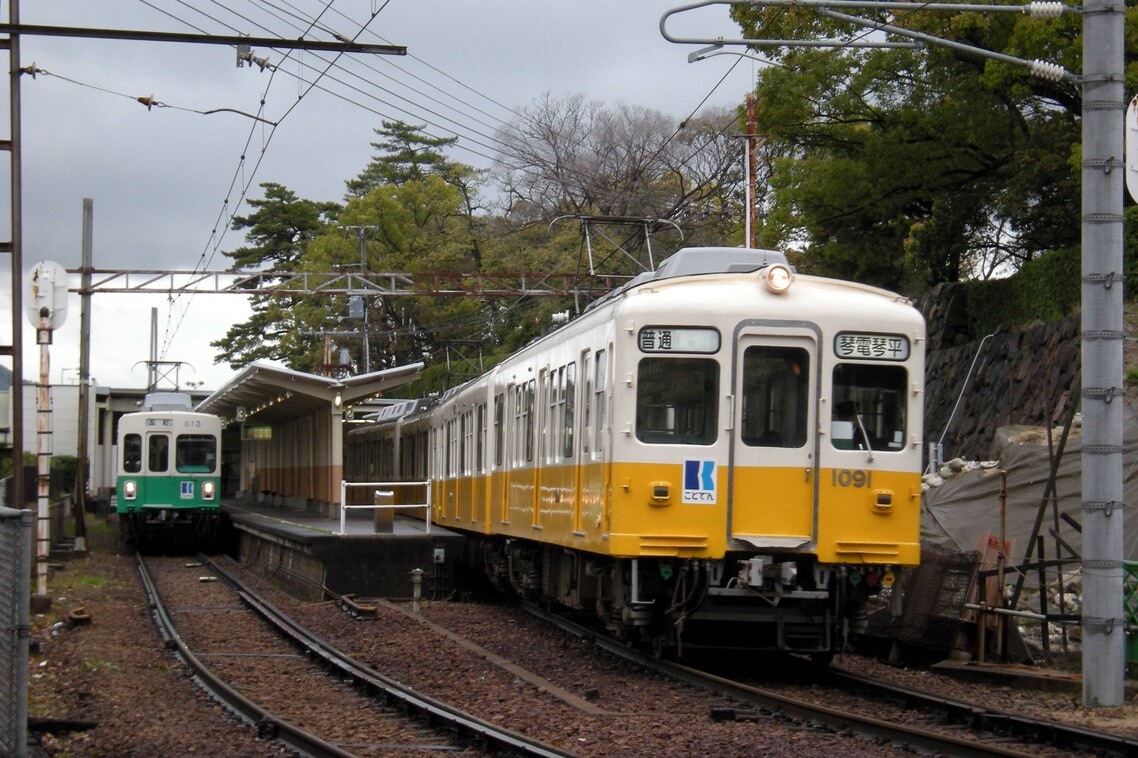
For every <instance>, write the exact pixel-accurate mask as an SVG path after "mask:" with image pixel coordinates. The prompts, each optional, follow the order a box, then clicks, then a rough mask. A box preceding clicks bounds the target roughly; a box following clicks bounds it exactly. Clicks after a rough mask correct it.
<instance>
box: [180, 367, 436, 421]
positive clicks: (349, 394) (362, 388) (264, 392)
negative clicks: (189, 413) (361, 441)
mask: <svg viewBox="0 0 1138 758" xmlns="http://www.w3.org/2000/svg"><path fill="white" fill-rule="evenodd" d="M422 370H423V364H422V363H411V364H408V365H406V366H397V367H395V368H390V369H384V370H383V371H372V372H370V373H367V374H358V375H356V376H348V377H339V378H337V377H330V376H320V375H317V374H306V373H304V372H303V371H293V370H292V369H288V368H281V367H279V366H273V365H269V364H266V363H259V362H258V363H251V364H249V365H248V366H246V367H245V368H244V369H243V370H242V371H241V372H240V373H239V374H237V376H235V377H234V378H233V380H232V381H230V382H229V383H228V384H226V385H225V386H224V387H222V388H221V389H219V390H217V391H216V392H214V393H213V394H212V395H210V396H209V397H207V398H206V399H205V400H203V401H202V402H200V403H199V404H198V405H197V408H196V410H198V411H200V412H202V413H212V414H214V415H216V416H221V417H222V419H223V420H228V421H229V422H233V421H240V422H244V423H251V424H273V423H278V422H284V421H288V420H291V419H294V418H297V417H298V416H304V415H307V414H310V413H313V412H314V411H317V410H318V409H321V408H322V409H326V410H327V409H334V408H337V409H338V408H341V407H344V408H347V407H350V406H353V405H357V404H361V403H364V402H368V401H374V400H375V399H376V398H379V397H382V396H383V395H384V394H385V393H387V392H389V391H391V390H393V389H395V388H396V387H400V386H402V385H404V384H409V383H410V382H413V381H415V380H416V379H418V378H419V376H420V374H421V372H422Z"/></svg>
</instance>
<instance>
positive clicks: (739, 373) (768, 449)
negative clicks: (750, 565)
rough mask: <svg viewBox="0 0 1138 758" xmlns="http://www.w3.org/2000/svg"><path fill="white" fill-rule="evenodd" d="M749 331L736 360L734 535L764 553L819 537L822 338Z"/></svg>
mask: <svg viewBox="0 0 1138 758" xmlns="http://www.w3.org/2000/svg"><path fill="white" fill-rule="evenodd" d="M759 329H760V327H757V326H756V327H750V328H748V329H746V330H744V332H743V333H742V334H741V335H740V337H739V338H738V341H737V343H736V347H735V351H736V352H735V356H734V382H733V384H734V387H733V393H732V394H733V395H734V398H735V400H734V418H733V420H732V421H733V429H734V434H733V437H732V452H731V466H730V472H731V474H730V506H729V512H728V530H729V536H730V537H732V538H734V539H736V540H739V541H741V542H743V543H745V544H746V545H748V546H750V547H753V548H758V549H779V548H782V549H794V548H799V547H804V546H807V545H810V544H812V543H813V542H814V541H815V540H816V539H817V527H818V520H817V512H816V502H817V498H816V490H817V443H816V439H817V436H816V435H815V434H814V433H813V430H814V429H815V427H816V422H815V417H816V413H817V411H816V408H817V402H816V398H817V397H818V377H817V363H818V359H817V352H818V348H817V341H816V340H815V338H814V336H813V333H811V332H808V331H806V330H805V329H803V330H802V333H801V335H800V336H785V335H786V329H785V328H782V327H781V326H780V328H779V332H780V334H779V335H778V336H775V335H770V334H763V333H761V332H760V331H759Z"/></svg>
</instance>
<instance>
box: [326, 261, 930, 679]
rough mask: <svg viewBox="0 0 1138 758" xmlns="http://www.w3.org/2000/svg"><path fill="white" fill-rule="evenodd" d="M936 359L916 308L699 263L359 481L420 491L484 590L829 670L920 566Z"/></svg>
mask: <svg viewBox="0 0 1138 758" xmlns="http://www.w3.org/2000/svg"><path fill="white" fill-rule="evenodd" d="M924 352H925V325H924V321H923V319H922V317H921V315H920V313H919V312H918V311H917V310H916V309H915V308H914V307H913V306H912V304H911V303H910V302H909V301H908V300H906V299H905V298H903V297H900V296H898V295H896V294H893V293H890V292H886V291H884V290H880V289H876V288H872V287H867V286H863V285H859V284H853V283H849V282H843V281H836V280H832V279H824V278H818V277H812V276H802V275H798V274H796V273H794V272H793V271H792V269H791V267H789V266H788V265H787V262H786V259H785V257H784V256H783V255H782V254H780V253H778V252H773V251H766V250H753V249H743V248H686V249H683V250H680V251H679V252H677V253H675V254H674V255H673V256H672V257H670V258H669V259H667V260H666V261H665V262H664V263H662V264H661V265H660V266H659V268H658V269H657V270H656V271H654V272H650V273H646V274H642V275H641V276H639V277H637V278H636V279H634V280H632V281H631V282H629V283H628V284H627V285H626V286H624V287H622V288H621V289H619V290H617V291H614V292H613V293H611V294H610V295H608V296H607V297H605V298H603V299H602V300H599V301H598V302H596V303H594V304H593V305H591V306H590V307H589V308H588V309H587V310H586V311H585V312H584V313H583V314H582V315H581V316H579V317H578V318H576V319H575V320H573V321H571V322H569V323H568V324H566V325H564V326H562V327H560V328H558V329H557V330H556V331H554V332H552V333H550V334H548V335H546V336H545V337H543V338H541V339H539V340H536V341H534V342H533V343H532V344H530V345H529V346H527V347H526V348H524V349H522V350H520V351H519V352H517V353H516V354H515V355H513V356H511V357H510V358H508V359H507V360H505V361H503V362H502V363H501V364H499V365H498V366H496V367H495V368H494V369H492V370H491V371H489V372H488V373H487V374H485V375H484V376H482V377H480V378H479V379H477V380H474V381H472V382H469V383H467V384H465V385H463V386H462V387H459V388H456V389H454V390H451V391H450V392H448V393H446V394H445V395H444V396H442V397H441V398H439V399H437V401H435V402H433V403H424V402H416V403H408V404H407V405H406V406H405V407H403V408H393V409H391V411H390V412H389V413H388V414H385V416H386V417H385V418H381V419H379V420H377V422H376V423H375V424H373V425H372V426H371V427H368V428H362V429H359V430H357V431H354V432H352V433H351V434H349V435H348V437H349V441H348V445H347V449H346V453H345V465H346V466H347V468H348V470H349V472H350V474H349V478H356V479H358V480H366V479H374V478H375V477H383V478H387V477H392V478H402V479H405V480H421V479H427V480H429V481H430V486H431V488H432V502H433V519H434V522H435V523H438V524H441V525H444V526H446V527H448V528H451V529H455V530H461V531H463V532H466V533H467V534H469V535H470V540H469V545H470V546H471V547H470V552H469V558H468V559H469V560H470V561H471V562H472V563H475V564H476V566H475V568H480V569H482V570H484V571H486V572H487V573H488V574H489V575H490V576H491V577H493V578H494V579H496V580H497V581H498V582H499V583H500V584H502V585H509V586H512V587H514V588H516V589H517V590H518V591H519V592H521V593H522V594H524V595H526V596H529V597H533V598H542V599H545V600H546V601H552V602H556V603H558V604H560V605H563V606H567V607H569V608H573V609H578V610H581V611H587V612H590V613H594V612H595V613H596V614H598V615H599V616H600V617H601V618H602V619H603V621H604V622H605V624H606V625H607V626H608V627H609V629H610V630H612V631H614V632H616V633H617V634H618V635H621V636H623V637H624V638H627V639H630V640H636V641H639V642H644V643H648V644H650V645H651V646H652V647H653V648H654V649H655V650H656V651H657V652H659V653H669V654H675V653H683V652H686V651H689V650H691V649H693V648H704V647H714V648H728V649H730V648H736V649H747V650H770V651H775V650H777V651H791V652H802V653H808V654H811V655H813V656H815V657H817V658H820V659H827V658H828V657H829V656H831V655H833V653H835V652H836V651H838V650H840V649H841V647H842V645H843V644H844V643H845V641H846V640H847V639H848V636H849V635H852V634H856V633H857V632H859V631H860V630H861V628H862V627H863V626H864V623H865V603H866V601H867V599H868V598H869V597H871V596H873V595H875V594H877V593H879V592H880V590H881V589H882V588H883V587H887V586H890V585H891V584H892V582H893V580H894V576H895V572H896V571H897V570H898V569H899V568H902V567H906V566H913V565H916V564H917V562H918V559H919V555H920V503H921V481H920V471H921V462H922V444H921V440H922V404H923V388H924V381H923V379H924Z"/></svg>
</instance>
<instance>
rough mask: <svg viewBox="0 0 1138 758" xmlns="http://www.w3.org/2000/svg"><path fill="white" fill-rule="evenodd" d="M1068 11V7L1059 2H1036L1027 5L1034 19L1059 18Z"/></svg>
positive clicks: (1038, 0) (1037, 0)
mask: <svg viewBox="0 0 1138 758" xmlns="http://www.w3.org/2000/svg"><path fill="white" fill-rule="evenodd" d="M1066 11H1067V6H1066V5H1064V4H1063V3H1059V2H1044V1H1043V0H1036V2H1032V3H1028V5H1027V12H1028V13H1029V14H1031V17H1032V18H1059V17H1060V16H1062V15H1063V14H1064V13H1065V12H1066Z"/></svg>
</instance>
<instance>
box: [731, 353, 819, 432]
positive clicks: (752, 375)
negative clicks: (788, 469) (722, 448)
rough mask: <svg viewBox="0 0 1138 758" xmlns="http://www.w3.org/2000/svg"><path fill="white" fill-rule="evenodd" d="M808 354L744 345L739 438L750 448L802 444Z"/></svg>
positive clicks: (806, 396)
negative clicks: (745, 348)
mask: <svg viewBox="0 0 1138 758" xmlns="http://www.w3.org/2000/svg"><path fill="white" fill-rule="evenodd" d="M809 377H810V356H809V354H808V353H807V352H806V351H805V350H803V349H802V348H797V347H763V346H752V347H748V348H747V350H746V352H745V353H743V379H742V392H741V393H740V395H741V399H742V414H743V415H742V419H741V421H740V424H739V426H740V435H739V436H740V439H742V441H743V444H745V445H749V446H751V447H789V448H795V447H802V446H803V445H805V444H806V429H807V420H806V417H807V409H808V407H809V397H808V395H807V393H808V389H809V381H810V379H809Z"/></svg>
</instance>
